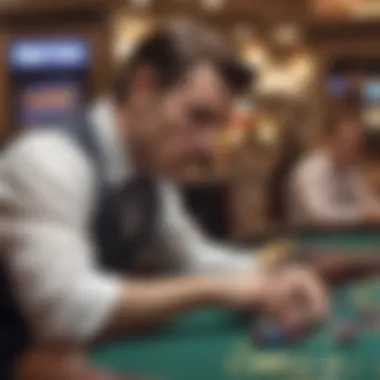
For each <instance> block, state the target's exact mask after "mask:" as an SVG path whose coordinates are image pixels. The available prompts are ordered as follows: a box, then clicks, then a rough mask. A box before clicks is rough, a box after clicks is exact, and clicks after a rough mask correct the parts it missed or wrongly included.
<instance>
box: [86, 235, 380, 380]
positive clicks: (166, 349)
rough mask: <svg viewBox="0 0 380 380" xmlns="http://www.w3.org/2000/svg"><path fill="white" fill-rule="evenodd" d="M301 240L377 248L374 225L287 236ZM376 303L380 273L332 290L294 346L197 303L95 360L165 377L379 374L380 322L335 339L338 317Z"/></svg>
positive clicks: (345, 379) (344, 378)
mask: <svg viewBox="0 0 380 380" xmlns="http://www.w3.org/2000/svg"><path fill="white" fill-rule="evenodd" d="M293 238H294V239H295V240H296V241H297V243H299V244H301V245H305V246H308V245H309V246H315V245H318V246H321V247H339V248H344V249H345V248H347V249H348V250H349V249H352V248H355V249H356V248H360V249H362V248H364V247H365V248H370V249H373V248H376V247H379V248H380V233H377V232H376V231H372V232H365V231H364V232H363V231H360V232H358V231H356V232H352V231H350V232H334V233H319V234H318V233H312V234H303V235H302V236H293ZM376 304H378V305H380V280H379V281H378V280H374V279H362V280H360V281H355V282H351V283H347V284H345V285H343V286H342V287H340V288H338V289H336V290H335V291H334V293H333V302H332V310H331V313H330V315H329V316H328V318H327V319H326V321H324V323H323V324H322V326H321V327H319V328H318V329H316V330H315V331H314V332H313V333H312V334H310V336H309V337H307V338H306V339H305V340H303V341H302V342H299V343H298V344H297V345H295V346H293V347H283V348H276V349H263V348H260V347H257V346H255V345H254V344H252V342H251V341H250V340H249V337H248V327H249V325H248V323H247V321H243V320H242V319H241V317H239V316H238V315H237V314H235V313H233V312H230V311H226V310H217V309H206V310H198V311H195V312H192V313H189V314H187V315H185V316H182V317H180V318H177V319H175V320H173V321H171V322H170V323H168V324H166V325H165V326H163V327H162V328H161V329H159V330H157V331H155V332H152V333H149V334H145V335H141V336H135V337H132V338H131V337H130V338H124V339H120V340H118V341H114V342H110V343H107V344H102V345H99V346H96V347H94V348H93V350H92V352H91V354H90V358H91V360H92V361H93V362H94V363H96V364H97V365H98V366H102V367H105V368H110V369H113V370H116V371H121V372H126V373H131V372H132V373H138V374H142V375H147V376H151V377H152V378H154V379H168V380H199V379H200V380H203V379H204V380H248V379H251V380H261V379H263V380H267V379H268V380H269V379H281V380H284V379H292V380H297V379H299V380H312V379H315V380H317V379H318V380H321V379H322V380H330V379H331V380H351V379H352V380H362V379H377V378H379V379H380V360H379V355H380V324H379V329H376V328H371V329H369V328H368V329H362V330H361V331H360V333H359V334H357V337H356V339H355V340H354V341H353V342H352V343H350V344H347V345H341V344H340V343H339V342H338V341H337V339H336V337H335V334H334V331H335V326H336V324H337V323H339V321H341V320H345V319H347V318H350V317H352V316H354V315H355V313H356V312H357V311H358V310H360V309H363V308H366V307H368V306H371V305H372V306H373V305H376Z"/></svg>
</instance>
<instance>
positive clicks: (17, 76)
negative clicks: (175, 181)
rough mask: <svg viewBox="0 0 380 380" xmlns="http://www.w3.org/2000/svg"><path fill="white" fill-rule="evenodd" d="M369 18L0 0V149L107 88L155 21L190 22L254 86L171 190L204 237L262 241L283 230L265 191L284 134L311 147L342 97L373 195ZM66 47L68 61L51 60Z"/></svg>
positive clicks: (308, 4) (169, 3)
mask: <svg viewBox="0 0 380 380" xmlns="http://www.w3.org/2000/svg"><path fill="white" fill-rule="evenodd" d="M378 13H379V6H378V4H377V2H376V1H371V0H366V1H354V0H346V1H345V0H325V1H323V0H313V1H312V0H309V1H306V0H305V1H304V0H287V1H282V0H270V1H266V2H264V3H263V2H261V1H253V0H251V1H246V0H235V1H227V0H204V1H186V0H181V1H175V0H160V1H149V0H140V1H139V0H134V1H132V0H131V1H130V2H127V1H124V2H119V1H117V0H115V1H102V0H70V1H69V0H67V1H65V2H62V3H61V2H50V1H48V0H46V1H44V0H38V1H33V2H28V1H24V0H18V1H14V2H8V1H6V2H2V3H1V5H0V17H1V21H2V22H1V27H0V33H1V34H0V36H1V57H2V59H3V65H2V66H1V70H2V71H1V72H0V78H1V79H0V120H1V126H2V127H1V137H2V141H3V142H4V141H7V138H8V137H9V136H12V135H13V134H14V133H17V131H20V128H24V127H25V126H26V127H28V126H29V127H30V125H32V124H33V123H36V122H40V121H41V120H40V118H45V119H50V120H55V121H56V120H62V118H65V117H70V116H69V115H73V114H74V113H75V110H76V108H77V107H81V105H82V106H83V104H85V103H87V102H88V101H89V100H91V99H95V98H96V97H97V96H98V95H99V94H102V93H104V92H106V91H107V86H108V85H109V84H110V83H111V81H112V74H111V73H112V67H115V66H116V65H117V63H118V62H119V61H120V60H121V57H125V56H126V55H128V53H129V52H130V51H132V49H133V46H134V44H136V41H138V40H139V38H140V37H141V36H143V35H144V34H146V33H147V32H148V31H149V29H150V28H151V27H152V26H153V25H154V24H155V22H156V21H157V20H160V19H163V18H164V17H168V16H169V17H170V16H183V15H186V17H190V18H193V19H199V20H201V21H204V22H205V23H207V24H210V25H212V26H213V27H215V28H216V29H218V30H219V31H220V32H221V33H223V34H224V35H225V36H226V38H229V39H230V40H232V41H233V43H234V44H235V46H236V48H237V50H238V52H239V54H240V55H241V58H242V60H244V62H246V64H247V65H249V66H250V67H252V69H253V70H254V71H255V73H256V80H255V83H254V85H253V86H252V89H251V91H250V93H249V94H247V96H245V97H244V98H241V99H239V101H237V102H236V105H235V107H234V112H233V115H232V116H231V118H230V121H229V122H228V123H227V125H225V126H224V127H223V130H222V131H221V133H220V136H219V137H218V138H217V139H216V141H215V147H214V155H213V156H214V157H213V160H212V162H208V163H207V164H202V165H199V166H198V167H191V168H188V170H187V171H186V173H183V178H181V180H180V183H181V186H182V189H183V193H184V196H185V199H186V200H187V203H188V205H189V207H190V210H191V211H192V212H193V214H194V216H195V218H196V219H197V220H198V221H199V222H200V223H201V224H202V225H203V226H204V227H205V228H206V230H208V232H209V233H210V234H211V235H212V236H214V237H216V238H218V239H223V240H226V239H228V240H230V239H232V240H236V241H246V240H250V239H252V238H259V239H261V238H262V237H263V236H268V233H270V234H274V233H278V231H279V230H283V229H284V228H285V229H287V228H288V227H289V226H287V223H285V222H284V221H281V220H279V218H278V217H276V216H275V215H273V212H272V211H271V210H272V208H273V207H272V206H273V205H272V203H273V202H275V199H274V198H275V197H273V196H271V194H272V193H273V191H271V190H269V191H268V189H269V188H270V184H271V183H272V182H273V180H272V177H273V175H276V174H274V173H275V169H276V166H277V164H278V162H279V160H281V157H282V154H280V153H279V152H283V151H284V150H285V151H286V150H287V149H288V150H291V148H289V147H288V145H289V141H288V140H289V135H292V136H291V139H293V140H297V141H298V142H299V144H298V145H302V150H309V149H313V147H315V146H317V145H318V144H319V143H320V141H321V130H322V129H323V127H322V126H323V125H324V119H325V118H326V113H327V111H326V109H327V108H328V107H327V105H331V104H332V103H333V102H338V99H339V98H344V97H348V96H350V95H352V94H353V93H356V94H358V98H360V100H359V101H358V107H357V108H358V115H360V120H361V121H362V124H363V125H364V126H365V132H364V135H365V149H364V153H363V155H362V157H361V162H360V168H361V170H360V172H361V175H362V176H363V177H364V181H365V182H366V183H368V186H370V187H371V191H372V190H373V191H374V192H379V191H380V176H379V174H378V170H377V169H378V165H379V154H378V149H377V146H378V143H377V142H378V141H379V136H380V135H379V133H378V128H377V125H378V123H379V109H378V104H379V99H380V95H379V93H380V92H379V91H380V90H379V89H380V87H379V86H380V82H379V81H378V77H379V73H378V68H377V67H378V61H379V57H378V56H377V55H378V53H377V50H378V49H377V43H378V42H377V37H378V36H377V33H378V20H377V17H376V15H377V14H378ZM65 49H67V52H68V54H69V55H70V54H72V61H71V62H69V60H67V62H64V60H59V59H56V61H54V58H52V57H53V56H54V54H57V57H61V58H62V56H63V55H64V54H65ZM39 54H40V57H39V58H38V57H37V56H38V55H39ZM49 55H50V57H49ZM105 68H109V69H105ZM72 88H75V91H71V90H72ZM341 103H343V101H342V102H341ZM330 107H331V106H330ZM359 108H360V109H359ZM342 113H343V110H342ZM37 120H38V121H37ZM272 187H273V186H272ZM280 219H281V218H280ZM284 224H285V225H286V226H284ZM358 224H359V223H358Z"/></svg>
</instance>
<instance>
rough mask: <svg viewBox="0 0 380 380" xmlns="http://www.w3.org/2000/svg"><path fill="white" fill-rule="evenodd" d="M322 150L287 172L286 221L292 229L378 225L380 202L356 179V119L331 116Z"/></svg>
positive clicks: (359, 142)
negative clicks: (288, 176) (322, 226)
mask: <svg viewBox="0 0 380 380" xmlns="http://www.w3.org/2000/svg"><path fill="white" fill-rule="evenodd" d="M324 138H325V139H324V143H323V145H322V146H321V147H320V148H318V149H317V150H316V151H314V152H312V153H311V154H309V155H307V156H305V157H304V158H303V159H301V160H300V161H299V162H298V164H297V165H296V166H295V167H294V168H293V171H292V173H291V175H290V178H289V181H288V184H287V206H286V211H287V215H288V220H289V221H290V222H291V224H296V225H315V224H317V225H348V224H360V223H371V222H379V221H380V203H379V202H378V199H377V198H376V197H375V195H374V194H372V192H371V191H370V189H369V188H368V186H366V184H365V183H364V181H363V180H362V178H361V177H360V173H359V171H358V168H357V164H358V161H359V157H360V150H361V145H362V138H363V135H362V127H361V125H360V122H359V121H358V119H357V118H356V116H352V115H349V114H344V113H343V114H335V113H334V114H332V115H330V121H329V122H328V125H327V128H326V130H325V136H324Z"/></svg>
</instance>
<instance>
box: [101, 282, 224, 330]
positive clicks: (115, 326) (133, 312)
mask: <svg viewBox="0 0 380 380" xmlns="http://www.w3.org/2000/svg"><path fill="white" fill-rule="evenodd" d="M218 283H219V281H218V278H217V276H184V277H177V278H169V279H159V280H145V281H144V280H135V281H133V280H132V281H129V282H127V283H126V284H125V287H124V289H123V291H122V295H121V297H120V300H119V304H118V306H117V309H116V311H115V313H114V314H113V317H112V318H111V321H110V323H109V324H108V326H107V327H106V329H105V331H104V334H103V335H106V336H109V335H115V334H119V333H127V332H130V331H136V330H138V329H140V328H144V327H148V326H151V325H155V324H156V323H160V322H163V321H165V320H166V319H168V318H170V317H172V316H175V315H177V314H180V313H182V312H185V311H187V310H190V309H192V308H195V307H198V306H202V305H206V304H207V305H212V304H215V303H218V302H219V300H218Z"/></svg>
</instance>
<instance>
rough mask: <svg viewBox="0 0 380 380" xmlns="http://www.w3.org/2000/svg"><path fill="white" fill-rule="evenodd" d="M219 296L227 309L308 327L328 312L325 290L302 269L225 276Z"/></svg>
mask: <svg viewBox="0 0 380 380" xmlns="http://www.w3.org/2000/svg"><path fill="white" fill-rule="evenodd" d="M218 293H219V298H220V300H221V303H222V304H224V305H226V306H227V307H231V308H241V309H254V310H256V311H257V312H259V313H264V314H268V315H270V316H274V317H276V318H277V319H278V320H280V321H284V322H293V323H300V324H307V323H311V322H313V321H317V320H319V319H321V318H323V317H324V315H325V314H326V313H327V311H328V303H329V302H328V293H327V290H326V288H325V286H324V285H323V283H322V282H321V281H320V280H319V278H318V277H317V276H315V275H314V273H313V272H312V271H310V270H308V269H306V268H301V267H290V268H286V269H279V270H262V271H260V272H257V273H254V274H252V273H246V274H242V273H240V274H236V275H230V276H226V277H225V279H224V280H223V281H221V282H220V287H219V290H218Z"/></svg>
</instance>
